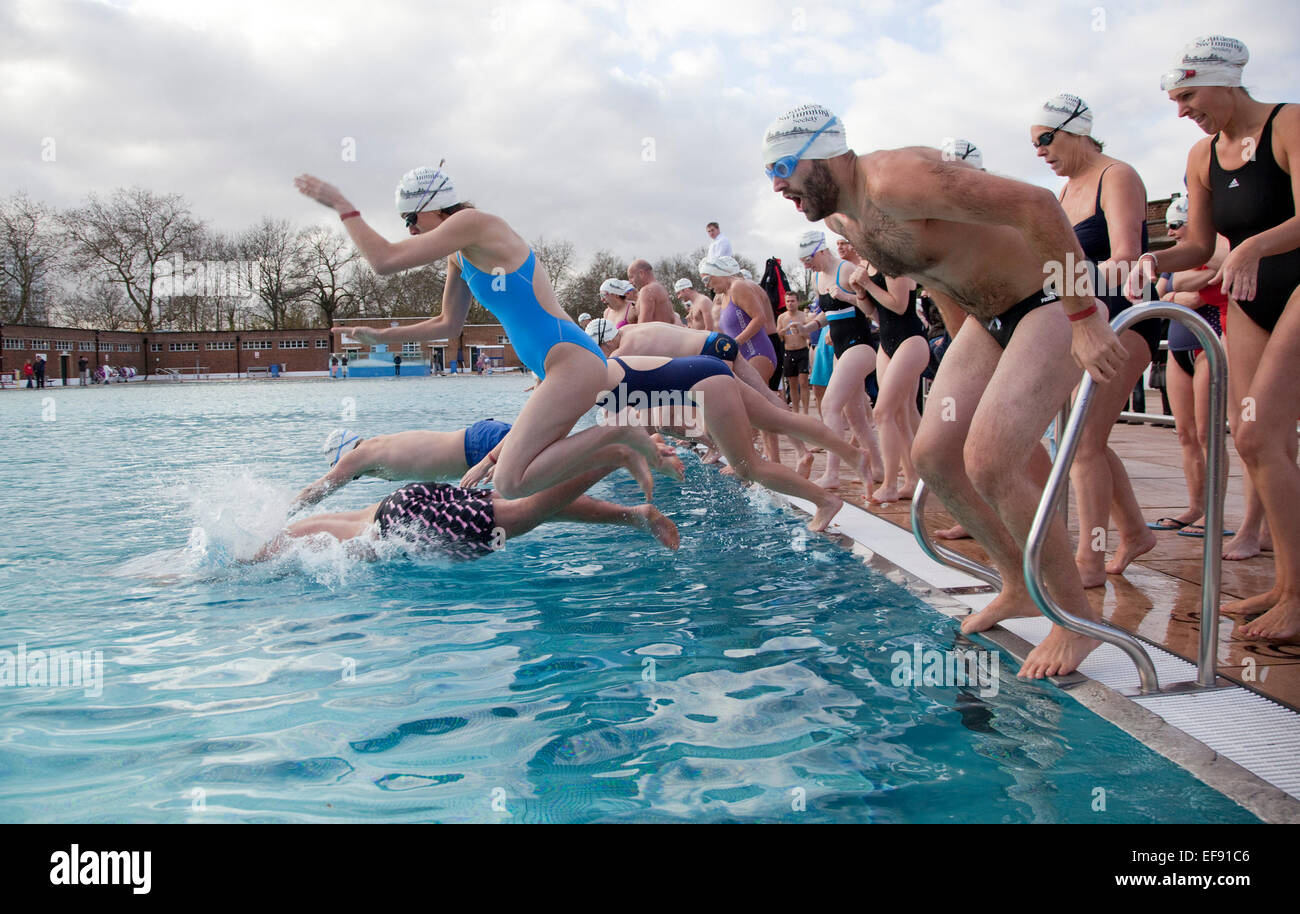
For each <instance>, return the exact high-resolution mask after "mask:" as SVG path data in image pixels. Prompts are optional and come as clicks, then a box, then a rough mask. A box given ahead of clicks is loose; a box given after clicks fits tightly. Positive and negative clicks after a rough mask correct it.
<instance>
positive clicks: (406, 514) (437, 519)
mask: <svg viewBox="0 0 1300 914" xmlns="http://www.w3.org/2000/svg"><path fill="white" fill-rule="evenodd" d="M375 520H376V521H377V522H378V523H379V535H380V536H382V537H388V538H391V539H401V540H406V541H408V542H410V543H412V544H413V545H415V546H417V547H419V548H421V549H427V550H428V551H430V552H436V553H439V554H442V555H446V556H449V557H450V558H454V559H477V558H482V557H483V556H485V555H488V554H489V553H491V552H492V551H493V539H494V536H493V531H494V530H495V529H496V512H495V511H494V510H493V506H492V493H491V492H490V491H488V490H487V489H462V488H461V487H460V486H452V485H447V484H446V483H441V482H414V483H411V484H410V485H407V486H402V487H401V488H400V489H398V490H397V491H396V492H394V493H393V494H392V495H390V496H388V497H387V498H385V499H384V500H383V501H381V502H380V503H379V507H378V508H376V509H375Z"/></svg>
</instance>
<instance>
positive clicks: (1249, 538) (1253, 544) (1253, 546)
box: [1223, 530, 1260, 562]
mask: <svg viewBox="0 0 1300 914" xmlns="http://www.w3.org/2000/svg"><path fill="white" fill-rule="evenodd" d="M1259 553H1260V543H1259V534H1258V533H1252V532H1248V531H1246V530H1238V531H1237V535H1236V536H1234V537H1233V538H1232V539H1230V540H1228V541H1227V542H1226V543H1224V544H1223V558H1224V559H1225V560H1226V561H1229V562H1240V561H1244V560H1245V559H1251V558H1254V557H1255V556H1257V555H1259Z"/></svg>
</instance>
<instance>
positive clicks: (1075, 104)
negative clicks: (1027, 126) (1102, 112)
mask: <svg viewBox="0 0 1300 914" xmlns="http://www.w3.org/2000/svg"><path fill="white" fill-rule="evenodd" d="M1076 111H1077V112H1078V114H1075V112H1076ZM1071 115H1074V116H1073V117H1071ZM1034 123H1035V124H1042V125H1043V126H1044V127H1047V128H1049V129H1051V130H1058V129H1059V130H1064V131H1065V132H1066V133H1074V134H1078V135H1079V136H1092V109H1091V108H1089V107H1088V103H1087V102H1085V101H1084V100H1083V99H1081V98H1079V96H1077V95H1071V94H1070V93H1069V92H1061V93H1059V94H1057V95H1053V96H1052V97H1051V98H1049V99H1048V100H1047V101H1045V102H1043V107H1042V109H1041V110H1040V111H1039V115H1038V120H1036V121H1034Z"/></svg>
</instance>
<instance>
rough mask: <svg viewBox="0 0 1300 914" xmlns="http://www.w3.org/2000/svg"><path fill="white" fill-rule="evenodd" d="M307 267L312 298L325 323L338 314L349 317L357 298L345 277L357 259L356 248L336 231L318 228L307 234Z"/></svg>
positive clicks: (331, 320)
mask: <svg viewBox="0 0 1300 914" xmlns="http://www.w3.org/2000/svg"><path fill="white" fill-rule="evenodd" d="M305 240H306V254H307V270H308V274H309V275H310V278H311V286H312V288H311V293H310V294H311V299H312V301H313V303H315V305H316V307H317V308H318V309H320V317H321V318H322V319H323V320H324V322H325V326H326V327H332V326H333V325H334V320H335V318H337V317H351V316H352V315H354V314H356V312H357V301H356V298H355V296H354V293H353V291H352V289H351V288H350V287H349V283H348V280H349V278H350V274H351V273H352V272H353V268H354V267H355V265H356V262H357V260H358V253H357V249H356V248H355V247H354V246H353V244H352V242H351V241H350V240H349V239H348V238H347V237H345V236H344V235H342V234H340V233H339V232H336V231H333V230H330V229H324V228H318V229H313V230H311V231H310V232H308V233H307V236H306V239H305Z"/></svg>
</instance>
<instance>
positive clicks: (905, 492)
mask: <svg viewBox="0 0 1300 914" xmlns="http://www.w3.org/2000/svg"><path fill="white" fill-rule="evenodd" d="M920 482H921V480H919V479H910V480H909V479H904V480H903V485H902V487H901V488H900V489H899V490H898V500H899V501H911V500H912V496H913V495H915V494H916V487H917V485H919V484H920Z"/></svg>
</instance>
